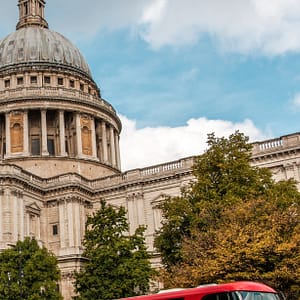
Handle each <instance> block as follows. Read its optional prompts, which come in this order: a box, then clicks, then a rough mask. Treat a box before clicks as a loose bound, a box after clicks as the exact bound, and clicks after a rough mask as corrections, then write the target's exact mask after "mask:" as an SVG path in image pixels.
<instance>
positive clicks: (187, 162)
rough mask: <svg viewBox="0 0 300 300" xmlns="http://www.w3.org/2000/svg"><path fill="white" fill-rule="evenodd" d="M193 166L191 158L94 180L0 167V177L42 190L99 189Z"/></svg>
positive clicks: (77, 176)
mask: <svg viewBox="0 0 300 300" xmlns="http://www.w3.org/2000/svg"><path fill="white" fill-rule="evenodd" d="M192 165H193V158H192V157H191V158H186V159H182V160H178V161H175V162H170V163H166V164H161V165H157V166H153V167H148V168H142V169H135V170H130V171H127V172H125V173H122V174H118V175H112V176H107V177H103V178H98V179H94V180H89V179H86V178H83V177H82V176H80V175H79V174H75V173H68V174H62V175H58V176H55V177H52V178H41V177H39V176H36V175H33V174H30V173H28V172H26V171H24V170H22V169H21V168H19V167H17V166H14V165H0V175H4V174H9V175H13V176H14V177H15V176H20V177H22V178H23V179H24V180H26V181H28V182H30V183H32V184H36V185H38V186H40V187H42V188H51V187H54V186H56V187H58V186H62V185H65V184H69V183H72V182H76V183H79V184H81V185H83V186H86V187H87V188H92V189H100V188H104V187H108V186H114V185H119V184H122V183H126V182H132V181H138V180H141V179H143V178H145V177H151V176H153V175H157V176H159V175H161V176H163V175H167V174H173V173H174V172H180V171H190V170H191V168H192Z"/></svg>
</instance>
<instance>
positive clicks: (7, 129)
mask: <svg viewBox="0 0 300 300" xmlns="http://www.w3.org/2000/svg"><path fill="white" fill-rule="evenodd" d="M5 142H6V157H10V155H11V152H10V149H11V146H10V113H9V112H8V113H6V114H5Z"/></svg>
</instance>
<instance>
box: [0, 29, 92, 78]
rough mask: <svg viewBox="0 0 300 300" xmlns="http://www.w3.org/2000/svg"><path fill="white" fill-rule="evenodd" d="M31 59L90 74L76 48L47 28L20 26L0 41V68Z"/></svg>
mask: <svg viewBox="0 0 300 300" xmlns="http://www.w3.org/2000/svg"><path fill="white" fill-rule="evenodd" d="M33 62H34V63H37V62H41V63H50V64H60V66H62V65H66V66H69V67H72V68H75V69H77V70H79V71H83V72H84V73H86V74H87V75H89V76H91V72H90V69H89V66H88V64H87V62H86V61H85V59H84V57H83V56H82V55H81V53H80V51H79V50H78V48H77V47H76V46H74V45H73V44H72V43H71V42H70V41H69V40H68V39H67V38H65V37H64V36H62V35H61V34H59V33H57V32H54V31H51V30H49V29H47V28H42V27H38V26H29V27H24V28H20V29H18V30H17V31H15V32H13V33H11V34H10V35H8V36H7V37H6V38H4V39H3V40H1V41H0V68H3V67H7V66H13V65H17V64H30V63H33Z"/></svg>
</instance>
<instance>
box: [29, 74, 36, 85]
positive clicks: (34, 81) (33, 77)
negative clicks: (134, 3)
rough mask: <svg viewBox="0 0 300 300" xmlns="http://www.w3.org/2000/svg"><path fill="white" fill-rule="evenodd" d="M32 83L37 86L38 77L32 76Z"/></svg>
mask: <svg viewBox="0 0 300 300" xmlns="http://www.w3.org/2000/svg"><path fill="white" fill-rule="evenodd" d="M30 83H32V84H37V76H30Z"/></svg>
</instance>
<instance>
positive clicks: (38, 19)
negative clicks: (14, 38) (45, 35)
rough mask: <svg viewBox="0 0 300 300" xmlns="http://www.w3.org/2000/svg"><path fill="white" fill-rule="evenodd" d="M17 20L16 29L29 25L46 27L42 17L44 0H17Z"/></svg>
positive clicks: (46, 24)
mask: <svg viewBox="0 0 300 300" xmlns="http://www.w3.org/2000/svg"><path fill="white" fill-rule="evenodd" d="M18 6H19V22H18V24H17V26H16V28H17V29H20V28H23V27H29V26H38V27H43V28H48V23H47V21H46V20H45V18H44V8H45V1H44V0H19V4H18Z"/></svg>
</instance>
